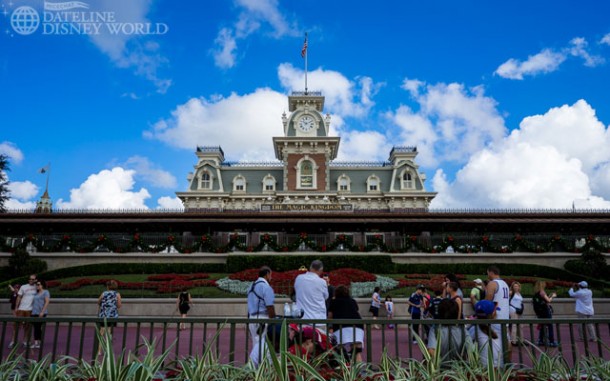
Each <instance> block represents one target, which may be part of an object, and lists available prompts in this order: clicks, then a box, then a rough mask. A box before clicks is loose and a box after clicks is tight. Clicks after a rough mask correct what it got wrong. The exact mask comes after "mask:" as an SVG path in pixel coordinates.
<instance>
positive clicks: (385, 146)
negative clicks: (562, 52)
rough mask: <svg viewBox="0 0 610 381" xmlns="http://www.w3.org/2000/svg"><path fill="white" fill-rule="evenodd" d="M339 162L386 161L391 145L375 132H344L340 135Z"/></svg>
mask: <svg viewBox="0 0 610 381" xmlns="http://www.w3.org/2000/svg"><path fill="white" fill-rule="evenodd" d="M340 135H341V137H342V138H341V145H340V146H339V155H338V156H337V160H339V161H373V160H378V161H383V160H387V158H388V155H389V153H390V150H391V149H392V145H391V144H390V143H389V142H388V139H387V137H386V136H384V135H382V134H380V133H379V132H377V131H346V132H345V133H340Z"/></svg>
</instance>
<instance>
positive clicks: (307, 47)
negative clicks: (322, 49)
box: [305, 33, 309, 95]
mask: <svg viewBox="0 0 610 381" xmlns="http://www.w3.org/2000/svg"><path fill="white" fill-rule="evenodd" d="M305 44H307V45H309V43H308V41H307V33H305ZM308 50H309V46H306V49H305V95H307V51H308Z"/></svg>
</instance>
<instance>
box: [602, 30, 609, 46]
mask: <svg viewBox="0 0 610 381" xmlns="http://www.w3.org/2000/svg"><path fill="white" fill-rule="evenodd" d="M600 43H602V44H606V45H610V33H608V34H607V35H605V36H604V37H602V39H601V40H600Z"/></svg>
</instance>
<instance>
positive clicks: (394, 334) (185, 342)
mask: <svg viewBox="0 0 610 381" xmlns="http://www.w3.org/2000/svg"><path fill="white" fill-rule="evenodd" d="M0 328H1V332H0V337H1V339H2V347H1V348H0V358H6V357H7V356H8V355H9V353H10V350H9V349H7V348H8V343H9V342H10V341H11V337H12V332H13V324H12V323H6V322H5V323H3V324H2V326H1V327H0ZM523 328H524V339H525V340H526V341H533V342H536V340H531V337H532V335H533V336H534V337H536V338H537V334H538V332H537V330H536V327H535V326H531V328H530V326H529V325H528V326H524V327H523ZM598 328H599V331H600V335H601V339H602V340H601V342H603V343H607V342H608V340H609V339H610V335H609V332H608V330H609V327H608V326H607V325H602V324H600V325H599V327H598ZM370 332H371V333H370V336H369V337H367V338H365V348H364V352H363V357H364V358H365V359H367V357H368V358H369V359H370V360H372V361H373V362H377V361H378V360H379V358H380V356H381V354H382V352H383V350H386V351H387V353H388V354H389V355H390V356H391V357H394V358H396V357H400V358H416V359H421V358H422V354H421V351H420V349H419V347H418V345H417V344H413V343H412V342H411V337H410V334H409V327H408V326H407V325H403V326H400V327H399V328H398V329H392V330H391V329H387V327H385V328H383V329H380V330H375V329H373V330H371V331H370ZM22 337H23V332H19V339H20V340H19V341H20V343H19V344H20V345H18V346H17V352H18V353H20V354H22V355H24V356H26V357H28V358H33V359H40V358H42V357H43V356H46V355H49V356H51V357H52V358H55V359H56V358H59V357H61V356H63V355H70V356H73V357H76V358H83V359H87V360H89V359H91V358H92V355H93V353H94V349H95V345H96V343H95V341H96V340H95V339H96V327H95V324H93V323H91V322H88V323H73V324H67V323H49V324H47V325H46V329H45V335H44V340H43V345H42V348H40V349H35V348H29V347H24V346H23V345H21V341H22V340H21V339H22ZM557 337H558V339H559V340H560V341H561V343H560V345H559V347H557V348H554V347H553V348H551V347H549V348H546V347H540V351H544V352H548V353H549V354H553V355H554V354H558V353H559V354H562V355H563V357H564V358H565V359H566V360H567V361H568V362H569V363H573V362H574V359H578V358H580V357H581V356H585V355H587V354H588V355H595V356H598V357H603V358H606V359H610V351H609V350H608V348H607V347H605V346H604V345H603V344H601V343H596V342H582V341H578V340H574V341H572V340H571V339H570V338H571V337H573V338H574V339H576V338H577V337H578V332H577V328H576V326H572V327H570V326H568V325H567V324H562V325H561V326H560V329H559V330H558V335H557ZM145 340H148V341H149V342H152V341H155V342H156V353H161V352H163V351H164V350H169V351H170V358H176V357H184V356H189V355H201V354H202V353H203V352H204V351H205V350H206V348H209V349H210V350H212V351H214V353H215V354H216V355H217V357H218V359H219V361H221V362H227V363H228V362H234V363H235V364H243V363H245V362H246V361H247V359H248V352H249V351H250V349H251V344H250V340H249V339H248V340H247V334H246V329H245V327H244V325H233V326H230V325H225V326H220V325H218V324H209V323H208V324H200V323H194V324H191V325H187V329H186V330H182V331H180V330H178V327H177V324H175V323H166V324H161V323H156V324H151V323H142V324H137V323H120V324H119V326H117V327H116V328H115V329H114V340H113V346H114V352H115V354H117V355H118V354H120V353H121V351H122V350H125V351H128V352H129V351H130V352H132V353H133V352H137V351H138V350H139V351H140V353H142V352H143V348H142V345H143V343H144V341H145ZM572 343H573V344H572ZM528 353H533V355H534V356H536V357H537V356H538V355H539V354H540V352H539V351H538V350H534V349H533V348H532V347H529V346H518V347H515V348H513V351H512V361H513V362H514V363H517V364H528V363H530V360H529V358H530V355H529V354H528Z"/></svg>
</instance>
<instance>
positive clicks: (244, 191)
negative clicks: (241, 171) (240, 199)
mask: <svg viewBox="0 0 610 381" xmlns="http://www.w3.org/2000/svg"><path fill="white" fill-rule="evenodd" d="M239 180H241V181H243V186H244V189H237V186H238V184H237V183H238V181H239ZM247 185H248V184H247V182H246V178H245V177H244V176H242V175H237V176H235V177H234V178H233V192H239V193H246V190H247Z"/></svg>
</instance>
